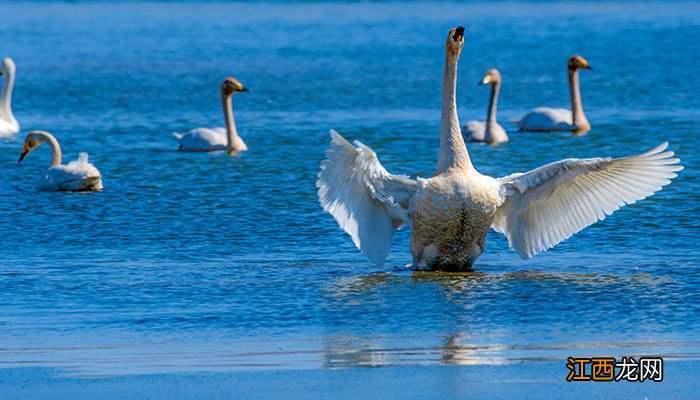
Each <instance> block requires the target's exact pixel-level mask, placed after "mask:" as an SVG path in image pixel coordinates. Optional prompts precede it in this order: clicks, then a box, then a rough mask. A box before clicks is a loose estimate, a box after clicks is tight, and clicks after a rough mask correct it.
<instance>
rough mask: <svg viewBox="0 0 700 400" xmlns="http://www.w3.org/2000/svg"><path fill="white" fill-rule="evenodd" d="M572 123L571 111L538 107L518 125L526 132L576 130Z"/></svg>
mask: <svg viewBox="0 0 700 400" xmlns="http://www.w3.org/2000/svg"><path fill="white" fill-rule="evenodd" d="M571 121H573V117H572V115H571V110H567V109H565V108H550V107H537V108H535V109H534V110H532V111H530V112H529V113H527V114H526V115H525V116H524V117H523V118H522V119H521V120H520V121H518V123H517V124H518V126H519V127H520V129H521V130H524V131H532V132H548V131H571V130H573V129H574V126H573V125H572V123H571Z"/></svg>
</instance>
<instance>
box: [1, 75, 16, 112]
mask: <svg viewBox="0 0 700 400" xmlns="http://www.w3.org/2000/svg"><path fill="white" fill-rule="evenodd" d="M4 75H5V85H4V86H3V88H2V94H0V117H2V119H4V120H8V121H14V120H15V117H14V115H12V108H11V103H12V89H13V88H14V86H15V71H13V70H11V69H10V70H5V73H4Z"/></svg>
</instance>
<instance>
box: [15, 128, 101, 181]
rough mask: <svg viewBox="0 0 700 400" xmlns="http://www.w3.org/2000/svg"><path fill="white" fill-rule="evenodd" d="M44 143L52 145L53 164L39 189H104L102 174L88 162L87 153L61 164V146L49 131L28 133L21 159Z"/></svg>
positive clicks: (43, 177) (20, 160)
mask: <svg viewBox="0 0 700 400" xmlns="http://www.w3.org/2000/svg"><path fill="white" fill-rule="evenodd" d="M42 143H48V145H49V147H51V166H50V167H49V170H48V171H46V175H44V176H42V177H41V180H40V181H39V185H38V189H39V190H44V191H50V192H55V191H65V192H88V191H95V190H102V176H101V175H100V171H98V170H97V168H95V166H94V165H92V164H90V163H89V162H88V155H87V153H80V155H79V156H78V159H77V160H76V161H71V162H69V163H68V164H67V165H61V147H60V146H59V145H58V140H56V138H55V137H54V136H53V135H52V134H50V133H48V132H42V131H33V132H31V133H29V135H27V138H26V139H25V140H24V146H22V155H20V156H19V161H18V162H22V160H24V158H25V157H26V156H27V154H29V153H30V152H31V151H32V150H34V149H36V148H37V147H39V145H40V144H42Z"/></svg>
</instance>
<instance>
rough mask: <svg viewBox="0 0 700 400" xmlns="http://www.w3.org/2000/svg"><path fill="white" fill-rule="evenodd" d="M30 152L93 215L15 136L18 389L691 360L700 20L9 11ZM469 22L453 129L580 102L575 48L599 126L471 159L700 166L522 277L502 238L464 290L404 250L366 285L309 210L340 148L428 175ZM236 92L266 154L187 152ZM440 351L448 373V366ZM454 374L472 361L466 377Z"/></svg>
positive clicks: (13, 354)
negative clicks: (196, 133)
mask: <svg viewBox="0 0 700 400" xmlns="http://www.w3.org/2000/svg"><path fill="white" fill-rule="evenodd" d="M0 15H2V16H4V17H3V23H2V24H0V56H2V57H5V56H10V57H12V58H13V59H14V61H15V62H16V64H17V81H16V87H15V95H14V99H13V109H14V111H15V115H16V117H17V119H18V120H19V122H20V124H21V125H22V128H23V133H26V132H28V131H29V130H31V129H44V130H48V131H50V132H52V133H53V134H55V136H56V137H57V138H58V139H59V140H60V142H61V145H62V147H63V151H64V158H65V159H66V161H69V160H71V159H75V158H76V157H77V155H78V153H79V152H81V151H86V152H88V153H89V154H90V159H91V161H92V162H94V164H95V165H96V166H97V167H98V168H99V169H100V171H101V172H102V174H103V176H104V179H103V180H104V185H105V190H104V191H103V192H101V193H89V194H65V193H37V192H36V191H34V186H35V184H36V183H37V182H38V180H39V177H40V176H41V174H42V173H43V172H44V171H45V169H46V168H47V167H48V164H49V154H48V149H46V148H44V147H42V148H40V149H39V150H37V151H35V152H33V153H32V154H31V155H30V156H28V157H27V159H26V160H25V161H24V162H23V163H22V164H21V165H17V162H16V161H17V158H18V157H19V153H20V149H21V144H22V140H23V139H24V136H23V135H19V136H17V137H16V138H11V139H3V140H1V141H0V165H2V166H3V169H2V171H3V173H2V176H1V177H0V215H2V216H3V222H2V223H0V237H2V240H1V241H0V367H2V368H12V367H17V366H19V365H33V366H40V367H43V366H48V367H55V368H59V369H61V368H64V371H66V373H68V374H78V375H81V374H82V375H121V374H129V373H152V372H163V371H177V372H187V371H208V370H216V371H231V370H245V369H295V368H312V369H313V368H336V367H349V366H366V365H369V366H372V365H424V364H429V365H433V364H450V363H451V362H450V360H453V361H454V360H458V361H460V360H464V363H477V364H479V363H482V364H488V363H508V362H513V361H514V360H519V359H524V360H535V359H538V358H544V359H563V358H565V357H566V356H567V355H569V354H580V355H616V356H620V355H629V354H659V355H664V356H667V357H670V358H674V357H675V358H697V355H698V342H699V341H700V340H699V333H700V331H699V329H698V326H699V324H698V321H699V316H698V313H699V311H700V307H699V305H698V299H699V298H700V271H699V270H698V259H699V256H700V250H699V248H698V244H697V237H698V228H700V218H699V215H700V214H699V211H700V210H699V208H698V199H699V198H698V192H699V189H700V182H699V181H698V175H697V168H698V165H699V160H700V157H699V155H698V143H699V139H698V130H699V128H700V111H699V110H700V97H698V96H697V94H698V93H700V79H698V73H697V65H698V62H699V61H700V48H699V47H698V46H697V43H698V42H699V41H700V6H698V4H697V3H681V2H674V3H671V4H667V3H653V2H652V3H623V4H589V3H569V2H557V3H548V4H544V3H539V2H508V3H505V4H500V5H498V6H496V5H492V4H490V3H472V2H459V3H426V2H414V3H411V4H410V5H402V4H400V3H381V4H364V3H363V4H316V3H302V4H292V5H286V4H278V3H268V2H259V3H254V4H240V3H232V4H224V3H203V4H201V3H193V2H157V3H155V2H154V3H125V4H122V3H117V2H99V3H91V2H90V3H81V2H78V3H43V2H42V3H25V2H23V3H9V4H8V3H2V4H0ZM459 24H462V25H465V26H466V27H467V31H466V36H465V40H466V43H465V45H464V50H463V52H462V56H461V61H460V65H459V76H458V79H459V82H458V107H459V113H460V117H461V119H462V122H466V121H467V120H468V119H472V118H476V119H483V117H484V116H485V114H486V105H487V104H486V103H487V101H488V90H487V89H485V88H483V87H478V86H477V85H476V83H477V82H478V80H479V79H480V78H481V77H482V76H483V74H484V72H485V71H486V70H487V69H489V68H494V67H495V68H498V69H499V70H500V71H501V73H502V75H503V88H502V92H501V100H500V103H499V107H500V108H499V120H500V122H501V123H502V124H503V125H504V126H505V127H506V129H508V130H509V131H514V130H515V126H514V125H513V124H511V123H510V122H509V121H510V120H511V119H517V118H520V117H521V116H523V115H524V113H525V112H527V110H529V109H531V108H533V107H536V106H555V107H566V106H567V104H568V92H567V87H566V70H565V65H566V60H567V58H568V57H569V56H570V55H572V54H575V53H579V54H581V55H583V56H584V57H586V59H587V60H588V61H589V62H590V63H591V65H592V66H593V67H594V69H595V70H594V71H590V72H589V71H583V72H582V73H581V86H582V96H583V102H584V107H585V109H586V112H587V115H588V119H589V120H590V121H591V124H592V125H593V130H592V131H591V132H589V133H588V134H587V135H585V136H578V137H577V136H571V135H569V134H567V133H553V134H535V133H517V132H511V133H510V135H511V142H510V143H508V144H506V145H503V146H499V147H496V148H493V147H490V146H485V145H479V144H470V145H469V151H470V152H471V155H472V158H473V160H474V162H475V164H476V165H477V168H478V169H479V170H480V171H481V172H482V173H485V174H490V175H494V176H503V175H506V174H509V173H512V172H516V171H523V170H529V169H531V168H534V167H537V166H539V165H541V164H543V163H546V162H550V161H555V160H558V159H561V158H567V157H590V156H624V155H630V154H635V153H639V152H642V151H644V150H647V149H649V148H652V147H653V146H655V145H657V144H658V143H660V142H662V141H665V140H668V141H670V142H671V149H672V150H674V151H675V152H676V153H677V154H678V155H679V157H680V158H681V159H682V160H683V161H682V163H683V165H684V166H685V167H686V169H685V170H684V171H682V172H681V173H680V175H679V177H678V178H677V179H675V180H674V182H673V183H672V184H671V185H670V186H668V187H666V188H665V189H664V190H663V191H662V192H660V193H658V194H656V195H655V196H653V197H652V198H651V199H648V200H645V201H642V202H639V203H637V204H635V205H632V206H627V207H625V208H624V209H622V210H620V211H618V212H617V213H615V214H614V215H612V216H611V217H609V218H607V219H606V220H605V221H604V222H602V223H598V224H596V225H595V226H593V227H590V228H588V229H586V230H585V231H583V232H581V233H580V234H577V235H575V236H574V237H573V238H571V239H569V240H568V241H566V242H564V243H562V244H560V245H559V246H557V247H556V248H554V249H552V250H550V251H549V252H547V253H545V254H543V255H540V256H537V257H535V258H534V259H531V260H529V261H522V260H520V259H519V258H518V257H517V255H516V254H515V253H514V252H513V251H511V250H509V249H508V246H507V242H506V240H505V238H504V237H502V236H501V235H499V234H496V233H493V232H492V233H490V234H489V236H488V238H487V245H486V252H485V254H484V255H483V256H482V257H481V258H480V259H479V261H478V262H477V265H476V269H477V272H475V273H472V274H433V273H412V272H409V271H406V270H405V268H404V266H405V265H406V264H408V263H410V262H411V259H410V254H409V251H408V240H409V235H410V231H409V230H403V231H400V232H398V233H397V234H396V235H395V236H394V241H393V244H392V248H391V254H390V256H389V259H388V262H387V264H386V265H385V266H384V267H381V268H378V267H375V266H373V265H372V264H370V263H369V262H368V261H367V260H366V259H365V258H364V257H363V256H362V254H360V252H359V251H357V250H356V249H355V248H354V246H353V244H352V241H351V240H350V238H349V237H348V236H347V235H345V234H344V233H343V232H342V231H341V230H340V229H339V228H338V227H337V225H336V223H335V221H334V220H333V218H332V217H330V216H329V215H327V214H325V213H323V211H322V210H321V208H320V206H319V205H318V201H317V197H316V194H315V186H314V181H315V178H316V174H317V172H318V167H319V163H320V161H321V159H322V158H323V154H324V151H325V149H326V148H327V146H328V142H329V137H328V130H329V129H330V128H335V129H337V130H339V131H340V132H342V133H343V134H345V135H346V136H347V137H349V138H354V139H360V140H362V141H363V142H364V143H365V144H367V145H369V146H371V147H372V148H373V149H374V150H375V151H376V152H377V154H378V155H379V158H380V160H381V161H382V163H383V164H384V166H385V167H386V168H387V169H388V170H389V171H391V172H394V173H406V174H411V175H421V176H428V175H430V174H431V173H432V171H433V170H434V166H435V161H436V158H437V149H438V132H439V118H440V90H441V79H442V72H443V71H442V69H443V63H444V40H445V35H446V33H447V31H448V30H449V29H450V28H452V27H454V26H456V25H459ZM229 75H231V76H234V77H236V78H237V79H238V80H240V81H241V82H242V83H243V84H244V85H245V86H246V87H248V88H250V93H241V94H236V95H235V96H234V99H233V104H234V112H235V116H236V123H237V126H238V130H239V133H240V134H241V135H242V136H243V138H244V139H245V141H246V143H247V144H248V146H249V148H250V151H248V152H246V153H243V154H241V155H239V156H236V157H229V156H226V155H224V154H220V153H216V154H189V153H179V152H176V151H175V150H176V149H177V148H178V144H177V142H176V141H175V140H174V139H173V138H172V136H171V133H172V132H173V131H183V130H186V129H189V128H194V127H198V126H222V125H223V116H222V115H221V110H220V100H219V89H218V85H219V83H220V81H221V80H222V79H223V78H224V77H226V76H229ZM450 352H453V353H454V354H452V355H450ZM455 363H456V362H455Z"/></svg>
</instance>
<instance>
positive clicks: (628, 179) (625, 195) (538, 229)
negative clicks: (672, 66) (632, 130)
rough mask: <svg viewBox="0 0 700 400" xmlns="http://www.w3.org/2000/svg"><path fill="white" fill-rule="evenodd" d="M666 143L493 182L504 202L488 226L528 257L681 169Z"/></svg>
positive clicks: (640, 195)
mask: <svg viewBox="0 0 700 400" xmlns="http://www.w3.org/2000/svg"><path fill="white" fill-rule="evenodd" d="M667 147H668V143H666V142H664V143H662V144H661V145H659V146H657V147H656V148H654V149H652V150H650V151H648V152H646V153H643V154H640V155H636V156H632V157H625V158H617V159H612V158H588V159H575V158H572V159H566V160H562V161H558V162H554V163H551V164H547V165H544V166H542V167H539V168H537V169H534V170H532V171H530V172H526V173H517V174H512V175H508V176H506V177H503V178H499V179H498V181H499V182H500V183H501V185H502V186H503V188H504V189H505V201H504V203H503V204H502V205H501V206H500V207H499V208H498V210H497V212H496V217H495V219H494V221H493V225H492V227H493V228H494V229H495V230H496V231H498V232H501V233H503V234H504V235H506V237H507V238H508V243H509V245H510V247H511V248H512V249H513V250H515V251H517V252H518V254H519V255H520V257H522V258H530V257H532V256H534V255H535V254H538V253H541V252H543V251H545V250H547V249H550V248H551V247H553V246H555V245H556V244H558V243H559V242H561V241H562V240H564V239H567V238H569V237H570V236H572V235H573V234H575V233H577V232H579V231H580V230H582V229H583V228H585V227H587V226H589V225H592V224H594V223H595V222H597V221H601V220H603V219H605V217H606V216H607V215H610V214H612V213H613V212H614V211H616V210H618V209H619V208H620V207H622V206H624V205H626V204H632V203H634V202H636V201H638V200H642V199H644V198H646V197H648V196H650V195H652V194H653V193H655V192H657V191H659V190H661V188H662V187H663V186H665V185H668V184H669V183H670V180H669V179H672V178H675V177H676V174H675V172H678V171H680V170H682V169H683V167H682V166H681V165H676V164H678V163H679V162H680V160H679V159H678V158H674V157H673V156H674V153H673V152H672V151H664V150H666V148H667Z"/></svg>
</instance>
